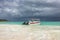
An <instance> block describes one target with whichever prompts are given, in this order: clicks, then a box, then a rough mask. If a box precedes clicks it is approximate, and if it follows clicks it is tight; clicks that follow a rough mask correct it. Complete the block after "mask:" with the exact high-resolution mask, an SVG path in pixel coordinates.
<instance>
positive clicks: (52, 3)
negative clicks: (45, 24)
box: [0, 0, 60, 20]
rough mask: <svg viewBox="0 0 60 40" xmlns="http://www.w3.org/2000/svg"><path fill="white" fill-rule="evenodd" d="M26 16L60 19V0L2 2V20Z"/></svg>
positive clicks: (1, 0)
mask: <svg viewBox="0 0 60 40" xmlns="http://www.w3.org/2000/svg"><path fill="white" fill-rule="evenodd" d="M25 16H54V17H60V0H0V19H2V18H3V19H4V18H5V19H11V20H13V18H19V17H25Z"/></svg>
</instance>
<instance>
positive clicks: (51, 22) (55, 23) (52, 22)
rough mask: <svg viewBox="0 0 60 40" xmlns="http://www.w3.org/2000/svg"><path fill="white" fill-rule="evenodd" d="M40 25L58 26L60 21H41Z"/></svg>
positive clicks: (19, 23) (18, 23) (20, 23)
mask: <svg viewBox="0 0 60 40" xmlns="http://www.w3.org/2000/svg"><path fill="white" fill-rule="evenodd" d="M22 23H23V22H0V24H17V25H22ZM40 23H41V24H40V25H56V26H60V21H41V22H40Z"/></svg>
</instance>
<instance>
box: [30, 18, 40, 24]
mask: <svg viewBox="0 0 60 40" xmlns="http://www.w3.org/2000/svg"><path fill="white" fill-rule="evenodd" d="M37 24H40V20H39V19H32V20H30V21H29V25H37Z"/></svg>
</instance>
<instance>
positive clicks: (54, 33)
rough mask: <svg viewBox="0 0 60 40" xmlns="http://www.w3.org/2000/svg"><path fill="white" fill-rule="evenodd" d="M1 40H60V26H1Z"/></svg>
mask: <svg viewBox="0 0 60 40" xmlns="http://www.w3.org/2000/svg"><path fill="white" fill-rule="evenodd" d="M0 40H60V26H49V25H43V26H42V25H40V26H38V25H4V24H1V25H0Z"/></svg>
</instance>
